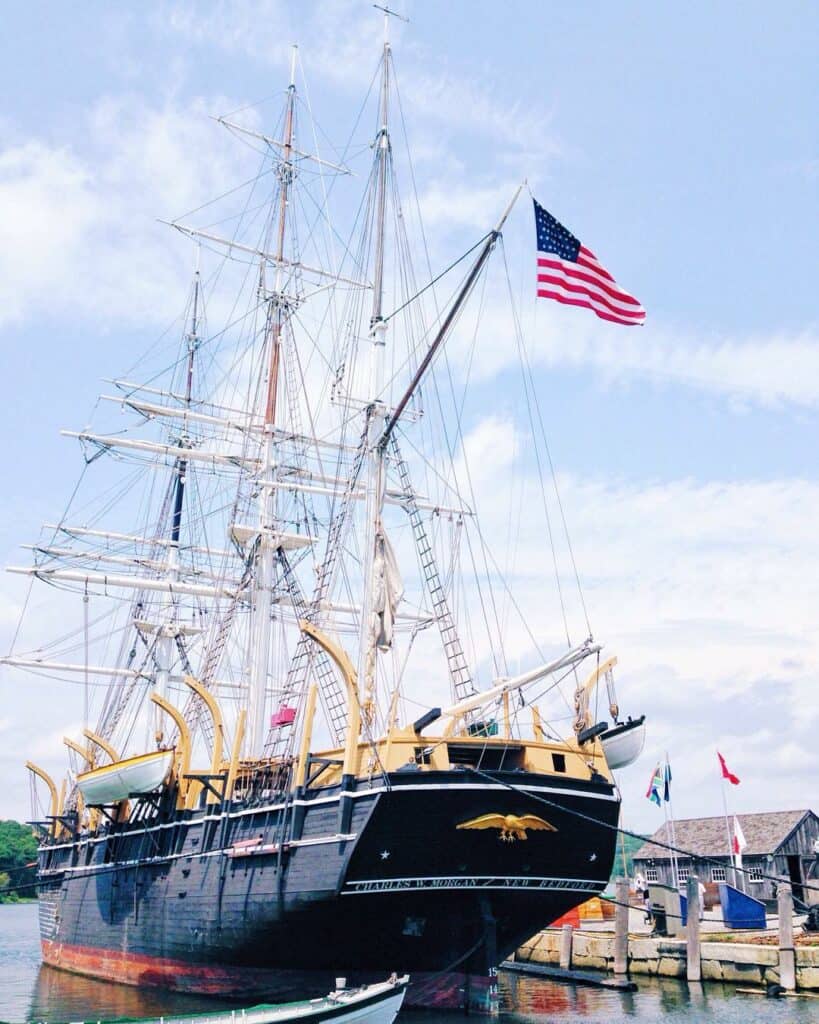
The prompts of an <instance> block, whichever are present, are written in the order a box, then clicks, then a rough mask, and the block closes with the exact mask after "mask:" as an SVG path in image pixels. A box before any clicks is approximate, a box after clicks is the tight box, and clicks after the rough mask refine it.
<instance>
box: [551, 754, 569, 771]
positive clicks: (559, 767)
mask: <svg viewBox="0 0 819 1024" xmlns="http://www.w3.org/2000/svg"><path fill="white" fill-rule="evenodd" d="M552 767H553V768H554V770H555V771H556V772H565V771H566V755H565V754H552Z"/></svg>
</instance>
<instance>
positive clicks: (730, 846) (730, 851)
mask: <svg viewBox="0 0 819 1024" xmlns="http://www.w3.org/2000/svg"><path fill="white" fill-rule="evenodd" d="M722 807H723V810H724V811H725V835H726V836H727V838H728V857H729V859H730V862H731V874H732V876H733V879H734V888H735V889H737V888H738V886H737V867H736V864H735V863H734V843H733V840H732V839H731V826H730V824H729V823H728V797H727V796H726V795H725V776H724V775H723V776H722Z"/></svg>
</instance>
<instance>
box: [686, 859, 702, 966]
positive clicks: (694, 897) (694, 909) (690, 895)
mask: <svg viewBox="0 0 819 1024" xmlns="http://www.w3.org/2000/svg"><path fill="white" fill-rule="evenodd" d="M686 896H687V899H688V919H687V921H686V924H685V944H686V977H687V978H688V980H689V981H700V980H702V961H701V959H700V880H699V878H697V876H696V875H691V876H690V877H689V879H688V881H687V882H686Z"/></svg>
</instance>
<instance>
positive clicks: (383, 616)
mask: <svg viewBox="0 0 819 1024" xmlns="http://www.w3.org/2000/svg"><path fill="white" fill-rule="evenodd" d="M403 596H404V582H403V580H402V579H401V571H400V570H399V568H398V560H397V558H396V557H395V549H394V548H393V546H392V544H391V543H390V539H389V537H388V536H387V534H386V533H385V532H384V530H383V529H382V530H380V531H379V532H378V535H377V536H376V540H375V560H374V562H373V611H374V612H375V614H376V615H377V616H378V628H377V632H376V640H375V643H376V646H377V647H378V649H379V651H388V650H389V649H390V647H392V635H393V625H394V623H395V616H396V613H397V611H398V605H399V604H400V603H401V599H402V598H403Z"/></svg>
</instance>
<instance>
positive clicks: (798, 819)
mask: <svg viewBox="0 0 819 1024" xmlns="http://www.w3.org/2000/svg"><path fill="white" fill-rule="evenodd" d="M737 818H738V819H739V824H740V827H741V829H742V832H743V835H744V836H745V840H746V842H747V846H746V847H745V850H744V851H743V854H742V866H743V868H745V869H746V870H747V871H748V872H749V873H748V874H746V875H745V881H744V885H743V886H742V887H743V888H744V889H745V891H746V892H747V893H748V895H749V896H756V898H757V899H760V900H771V899H773V898H774V897H775V895H776V884H777V883H776V882H774V881H772V880H771V878H770V877H766V876H775V877H776V878H780V879H782V880H784V881H788V882H790V883H791V885H792V886H793V894H794V897H795V898H796V899H797V900H801V901H804V899H805V892H804V888H803V887H804V885H805V883H806V882H808V881H810V882H811V884H817V885H819V859H817V858H819V817H817V815H816V813H815V812H814V811H810V810H802V811H767V812H765V813H763V814H738V815H737ZM729 820H732V819H729ZM674 834H675V839H676V843H675V844H674V845H676V846H677V847H678V848H680V849H683V850H687V851H689V852H690V853H691V854H692V856H690V857H686V856H682V855H678V856H677V870H678V874H679V878H680V881H681V882H684V881H685V880H686V879H687V878H688V877H689V875H696V876H697V877H698V878H699V879H700V880H701V881H702V882H704V883H706V884H707V883H708V882H726V881H727V882H732V881H733V879H732V876H731V858H730V855H729V849H728V842H729V839H728V833H727V831H726V826H725V818H724V817H718V818H686V819H683V820H678V821H675V822H674ZM655 841H659V842H664V843H667V842H670V841H671V840H670V839H669V837H668V832H667V831H666V826H665V825H663V826H662V828H659V829H658V830H657V831H656V832H655V833H654V835H653V836H652V837H651V839H650V840H649V841H648V842H647V843H644V844H643V845H642V846H641V847H640V849H639V850H638V851H637V852H636V853H635V855H634V872H635V874H640V875H642V876H643V878H645V880H646V881H647V882H661V883H663V884H664V885H673V873H672V866H671V853H670V851H669V850H666V849H664V848H663V847H662V846H658V845H657V842H655ZM706 858H707V859H706Z"/></svg>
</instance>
